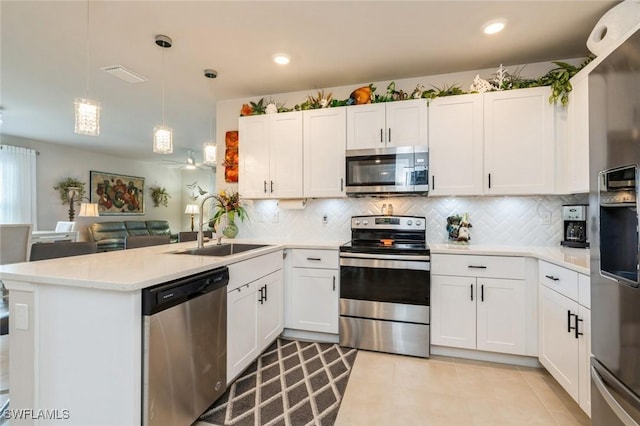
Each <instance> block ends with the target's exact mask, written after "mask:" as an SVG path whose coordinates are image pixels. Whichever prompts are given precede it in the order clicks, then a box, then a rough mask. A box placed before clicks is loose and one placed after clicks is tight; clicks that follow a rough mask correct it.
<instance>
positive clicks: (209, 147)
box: [203, 69, 218, 165]
mask: <svg viewBox="0 0 640 426" xmlns="http://www.w3.org/2000/svg"><path fill="white" fill-rule="evenodd" d="M204 76H205V77H207V78H209V79H211V88H210V92H211V100H212V104H213V110H212V111H211V117H210V122H209V141H208V142H206V143H205V144H204V153H203V158H204V163H205V164H210V165H215V164H216V154H217V153H216V143H215V142H214V139H213V116H214V112H215V106H216V102H215V101H216V100H215V97H214V94H213V79H214V78H216V77H217V76H218V72H217V71H216V70H212V69H206V70H204Z"/></svg>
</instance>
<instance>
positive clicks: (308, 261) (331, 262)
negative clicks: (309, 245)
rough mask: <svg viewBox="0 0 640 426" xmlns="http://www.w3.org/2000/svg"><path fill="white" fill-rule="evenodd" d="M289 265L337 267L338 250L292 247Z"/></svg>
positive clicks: (320, 267)
mask: <svg viewBox="0 0 640 426" xmlns="http://www.w3.org/2000/svg"><path fill="white" fill-rule="evenodd" d="M291 266H293V267H294V268H319V269H338V251H337V250H317V249H292V250H291Z"/></svg>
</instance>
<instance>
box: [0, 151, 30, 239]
mask: <svg viewBox="0 0 640 426" xmlns="http://www.w3.org/2000/svg"><path fill="white" fill-rule="evenodd" d="M36 192H37V191H36V151H34V150H32V149H27V148H20V147H16V146H9V145H0V223H30V224H31V225H32V226H33V227H32V229H33V230H36V229H38V227H37V220H38V217H37V216H38V215H37V204H36V199H37V198H36V195H37V194H36Z"/></svg>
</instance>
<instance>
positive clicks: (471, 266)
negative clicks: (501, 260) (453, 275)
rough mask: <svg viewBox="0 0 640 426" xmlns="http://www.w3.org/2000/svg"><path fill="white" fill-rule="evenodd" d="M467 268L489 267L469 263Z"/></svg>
mask: <svg viewBox="0 0 640 426" xmlns="http://www.w3.org/2000/svg"><path fill="white" fill-rule="evenodd" d="M467 268H472V269H487V267H486V266H480V265H469V266H467Z"/></svg>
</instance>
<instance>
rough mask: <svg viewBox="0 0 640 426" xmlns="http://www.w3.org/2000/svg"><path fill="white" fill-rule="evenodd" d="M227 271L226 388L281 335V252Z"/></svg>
mask: <svg viewBox="0 0 640 426" xmlns="http://www.w3.org/2000/svg"><path fill="white" fill-rule="evenodd" d="M274 269H275V270H274ZM229 270H230V271H229V276H230V283H229V287H228V292H227V384H229V383H231V382H232V381H233V379H234V378H235V377H236V376H238V375H239V374H240V373H242V371H244V369H245V368H247V367H248V366H249V365H250V364H251V363H252V362H253V361H254V360H255V359H256V358H257V357H258V355H260V353H261V352H262V351H263V350H264V349H265V348H266V347H267V346H269V344H271V342H273V341H274V340H275V339H276V338H277V337H278V336H279V335H280V334H281V333H282V330H283V325H284V321H283V316H284V315H283V277H282V252H281V251H280V252H275V253H271V254H268V255H265V256H260V257H257V258H253V259H249V260H247V261H244V262H239V263H235V264H232V265H229Z"/></svg>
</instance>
